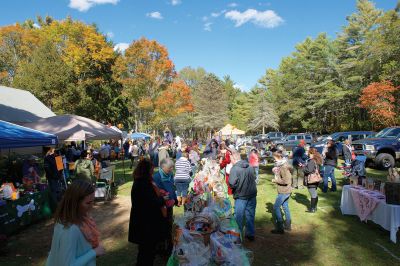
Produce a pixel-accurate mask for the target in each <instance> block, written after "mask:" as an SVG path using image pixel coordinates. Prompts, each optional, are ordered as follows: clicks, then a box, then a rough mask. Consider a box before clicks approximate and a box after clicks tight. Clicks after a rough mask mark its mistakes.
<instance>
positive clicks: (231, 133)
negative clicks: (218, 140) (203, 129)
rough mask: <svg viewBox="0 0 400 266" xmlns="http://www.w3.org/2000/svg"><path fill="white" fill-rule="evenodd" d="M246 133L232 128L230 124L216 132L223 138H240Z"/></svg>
mask: <svg viewBox="0 0 400 266" xmlns="http://www.w3.org/2000/svg"><path fill="white" fill-rule="evenodd" d="M245 133H246V132H245V131H243V130H240V129H237V128H236V127H234V126H232V125H231V124H227V125H226V126H224V127H223V128H221V130H220V131H218V134H220V135H222V136H223V137H228V136H232V137H236V136H242V135H244V134H245Z"/></svg>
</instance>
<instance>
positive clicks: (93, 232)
mask: <svg viewBox="0 0 400 266" xmlns="http://www.w3.org/2000/svg"><path fill="white" fill-rule="evenodd" d="M164 137H165V136H164ZM200 145H201V144H200V142H199V141H196V140H192V141H183V140H182V139H181V138H179V137H176V138H164V139H162V141H161V138H155V139H151V140H150V141H146V140H139V141H126V142H125V143H124V144H123V145H122V148H121V152H120V153H122V154H123V158H129V159H131V168H133V167H134V171H133V179H134V183H133V186H132V192H131V200H132V208H131V216H130V224H129V237H128V239H129V241H130V242H132V243H136V244H138V254H137V264H136V265H153V263H154V259H155V255H156V253H157V252H162V253H163V254H164V255H166V256H168V255H170V254H171V252H172V248H173V243H172V228H173V222H174V221H173V217H174V216H173V210H174V207H181V206H185V203H186V200H187V195H188V191H189V185H190V182H191V180H192V179H193V176H194V175H195V173H196V172H197V169H199V167H200V166H201V163H202V158H208V159H211V160H215V161H217V162H218V163H219V166H220V169H221V174H223V175H225V180H226V184H227V187H228V194H229V195H232V197H233V199H234V209H235V210H234V216H235V219H236V222H237V224H238V226H239V229H240V231H241V232H242V234H243V235H242V236H243V237H245V238H246V239H248V240H249V241H254V240H255V238H256V234H255V226H254V221H255V212H256V206H257V185H258V184H259V180H260V179H259V166H260V161H261V160H262V156H261V155H260V154H261V153H265V149H264V150H263V151H262V150H260V148H257V147H254V148H252V149H251V150H250V151H249V153H248V154H247V156H243V154H241V153H240V152H239V151H238V150H236V149H235V146H234V144H233V142H231V141H230V140H229V139H228V140H225V141H222V140H219V139H216V138H213V139H211V140H209V141H208V142H207V144H206V145H205V148H204V150H203V152H200V151H201V149H200V148H199V146H200ZM106 146H107V144H104V145H103V146H102V148H101V149H100V151H99V152H98V154H97V156H94V157H93V153H91V154H89V153H87V152H86V151H82V152H81V153H80V156H79V159H78V160H77V161H76V163H75V171H76V175H77V176H78V180H79V181H76V182H73V183H72V185H70V186H69V187H68V188H67V190H66V192H65V194H64V197H63V198H62V200H61V202H60V204H59V206H58V209H57V211H56V216H55V219H56V226H55V229H54V236H53V243H52V248H51V252H50V255H49V258H48V263H47V265H63V264H55V263H58V261H59V260H63V258H64V257H68V261H71V262H82V265H94V263H95V258H96V256H99V255H102V254H104V252H105V251H104V248H103V247H102V245H101V244H100V243H99V232H98V231H97V229H96V226H95V223H94V221H93V220H92V219H91V218H90V215H89V214H88V213H89V211H90V208H91V206H92V204H93V199H94V187H93V182H92V180H91V179H90V178H87V177H88V176H91V177H92V176H94V175H95V174H94V173H95V167H96V163H93V161H92V160H93V159H94V158H98V161H99V162H102V161H104V160H105V159H109V156H110V152H105V151H104V150H106V149H107V148H104V147H106ZM122 150H124V151H122ZM268 152H269V153H270V154H271V155H272V158H273V160H274V167H273V169H272V173H273V176H274V177H273V179H272V182H273V183H274V184H276V188H277V197H276V200H275V203H274V205H273V216H274V218H275V229H273V230H272V231H271V233H273V234H283V233H284V232H285V231H290V230H291V224H292V218H291V213H290V209H289V200H290V198H291V193H292V190H293V189H303V188H305V187H306V188H307V189H308V191H309V194H310V198H311V200H310V202H311V203H310V207H309V208H308V210H307V211H308V212H311V213H313V212H315V211H316V210H317V203H318V193H317V191H318V187H319V184H320V183H321V182H322V183H323V188H322V191H323V192H327V191H328V181H329V180H330V181H331V182H332V187H331V191H336V179H335V175H334V169H335V167H336V165H337V160H338V150H337V148H336V146H335V143H334V142H333V141H332V140H328V142H327V145H326V147H325V148H324V151H323V153H322V154H320V153H318V151H317V150H316V149H314V148H307V147H306V144H305V142H304V141H300V143H299V145H298V146H297V147H295V148H294V149H293V150H292V151H291V153H290V154H289V153H288V152H286V151H285V150H283V149H277V148H275V147H273V146H269V147H268ZM49 154H51V153H49ZM107 155H108V157H107ZM345 156H346V154H345ZM346 159H348V158H345V160H346ZM94 160H96V159H94ZM350 160H351V158H350ZM346 163H348V161H346ZM80 165H82V166H80ZM156 167H158V169H156ZM81 168H82V169H81ZM320 173H322V176H321V174H320ZM50 186H51V185H50ZM281 210H283V214H284V215H282V211H281ZM65 241H66V243H64V242H65ZM72 247H74V248H72ZM76 247H78V248H76ZM71 249H74V252H72V251H71ZM79 265H81V264H79Z"/></svg>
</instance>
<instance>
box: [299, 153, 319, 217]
mask: <svg viewBox="0 0 400 266" xmlns="http://www.w3.org/2000/svg"><path fill="white" fill-rule="evenodd" d="M308 157H309V159H308V160H307V162H306V166H305V167H304V169H303V171H304V175H305V178H304V185H305V186H307V189H308V192H309V193H310V196H311V205H310V209H309V210H308V212H312V213H314V212H316V211H317V204H318V185H319V183H320V182H321V180H319V181H316V180H313V181H310V176H311V175H317V176H319V168H320V166H321V165H322V163H323V160H322V156H321V154H319V152H318V151H317V150H316V149H315V148H310V149H309V150H308Z"/></svg>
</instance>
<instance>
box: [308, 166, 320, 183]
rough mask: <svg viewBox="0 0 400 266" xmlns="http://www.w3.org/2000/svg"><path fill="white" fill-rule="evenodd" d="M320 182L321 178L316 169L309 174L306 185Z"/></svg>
mask: <svg viewBox="0 0 400 266" xmlns="http://www.w3.org/2000/svg"><path fill="white" fill-rule="evenodd" d="M321 181H322V177H321V175H320V174H319V171H318V167H317V168H316V169H315V172H314V173H312V174H309V175H308V177H307V184H315V183H320V182H321Z"/></svg>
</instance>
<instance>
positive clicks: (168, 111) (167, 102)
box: [155, 80, 193, 123]
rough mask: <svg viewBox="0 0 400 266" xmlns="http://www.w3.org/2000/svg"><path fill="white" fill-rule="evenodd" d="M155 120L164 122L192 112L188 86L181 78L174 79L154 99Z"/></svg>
mask: <svg viewBox="0 0 400 266" xmlns="http://www.w3.org/2000/svg"><path fill="white" fill-rule="evenodd" d="M155 104H156V106H155V113H156V118H155V119H156V122H158V123H165V122H168V120H169V119H171V118H174V117H176V116H178V115H180V114H183V113H188V112H193V103H192V95H191V90H190V88H189V86H187V85H186V83H185V82H184V81H182V80H178V81H174V82H173V83H171V85H170V86H169V87H168V88H167V89H166V90H164V91H162V92H161V93H160V95H159V96H158V98H157V99H156V101H155Z"/></svg>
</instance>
